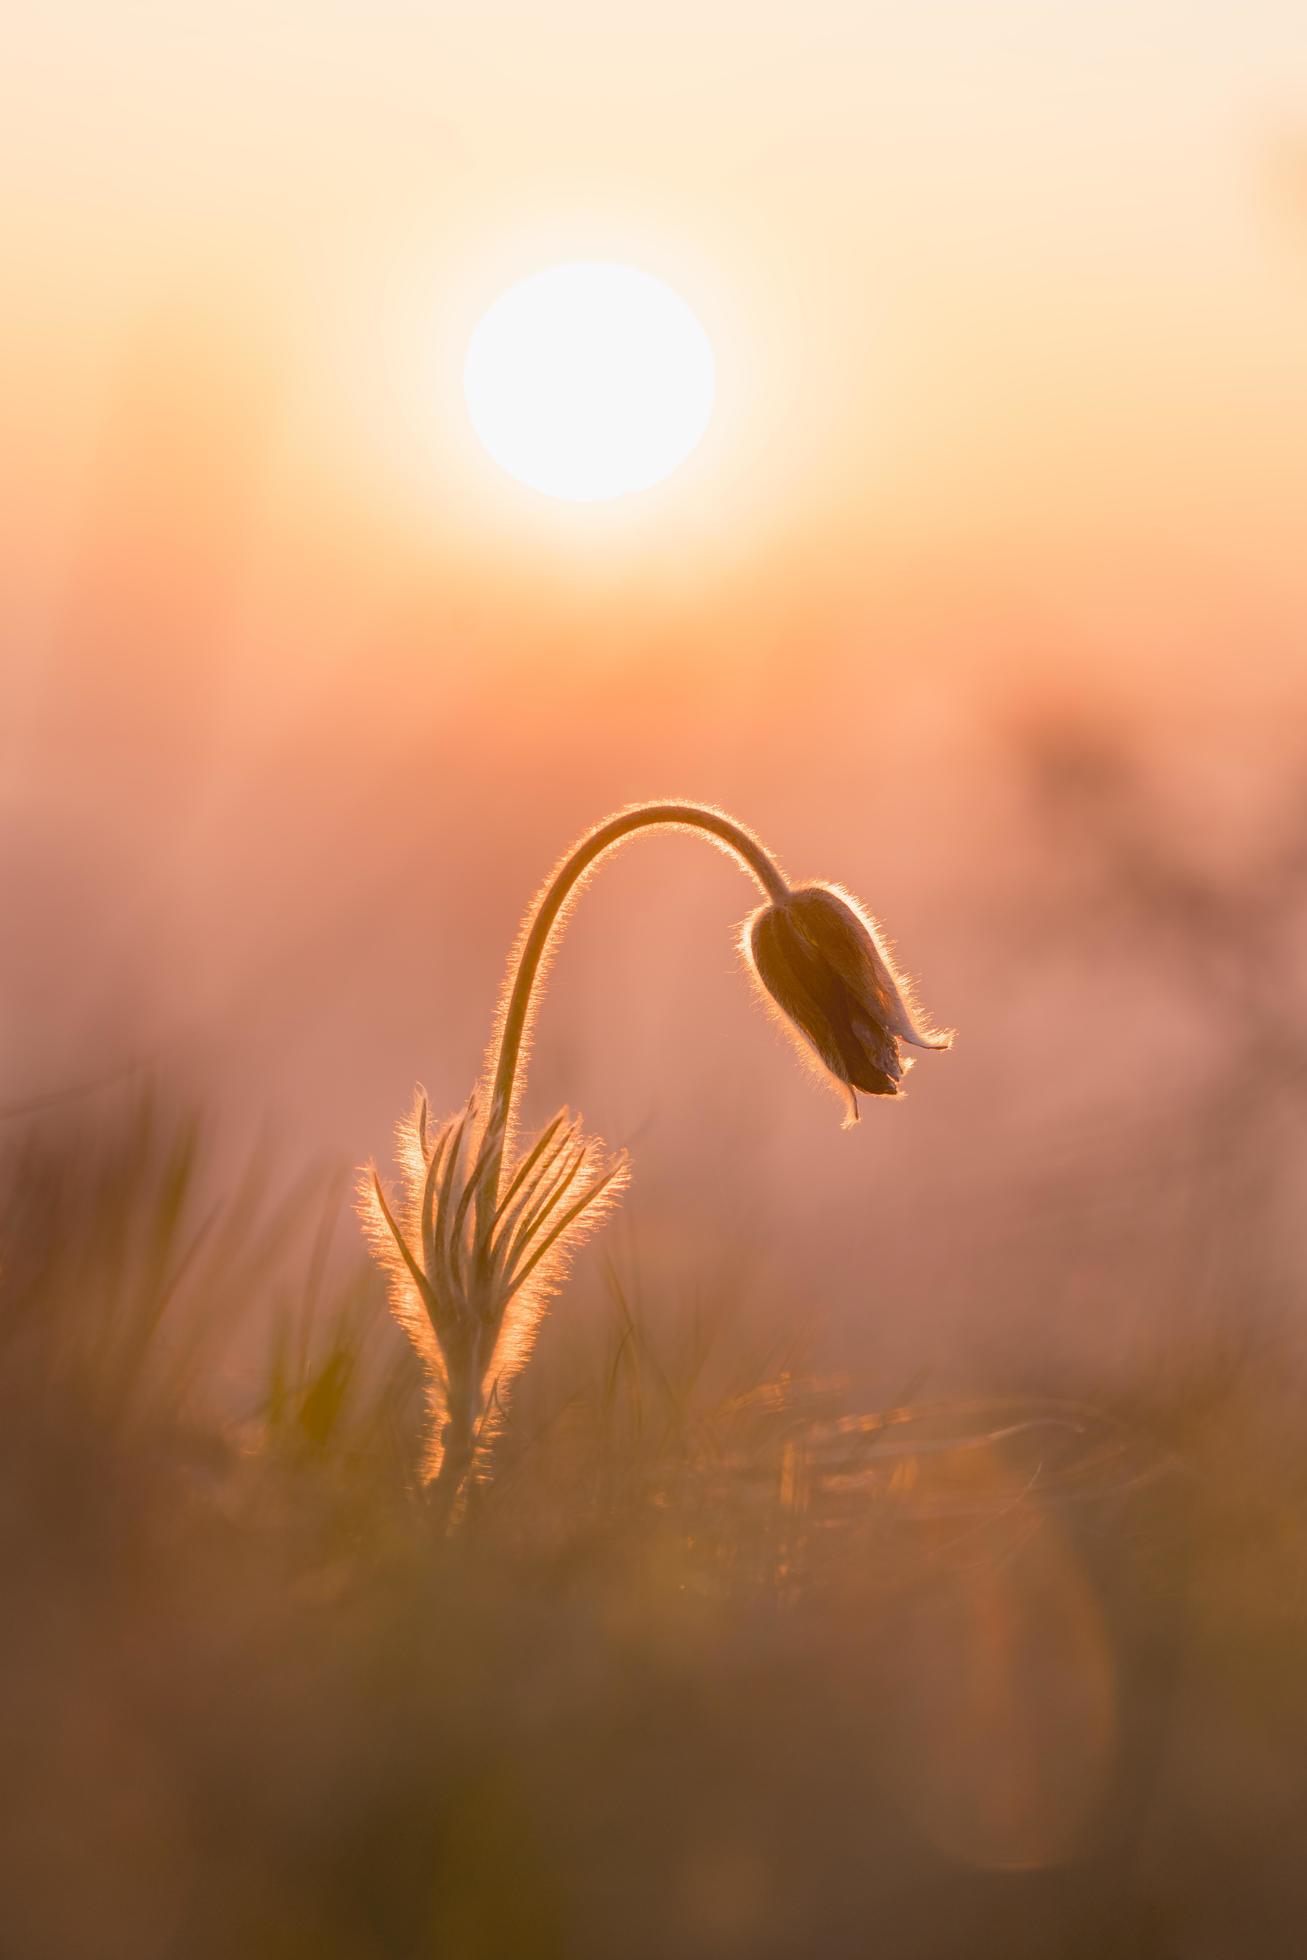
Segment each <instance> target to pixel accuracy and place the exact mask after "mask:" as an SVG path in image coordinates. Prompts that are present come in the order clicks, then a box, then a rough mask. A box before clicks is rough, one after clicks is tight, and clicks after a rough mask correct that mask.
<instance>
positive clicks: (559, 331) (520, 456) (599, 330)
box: [463, 261, 716, 503]
mask: <svg viewBox="0 0 1307 1960" xmlns="http://www.w3.org/2000/svg"><path fill="white" fill-rule="evenodd" d="M463 386H464V391H465V394H466V397H467V405H468V412H469V414H470V415H471V418H472V425H473V427H474V428H475V430H476V432H477V434H478V436H479V437H480V438H481V441H482V442H483V443H484V445H485V447H486V449H487V450H488V451H489V453H490V455H491V456H492V457H493V458H494V460H495V462H497V463H498V464H499V465H500V467H501V468H502V469H505V470H507V471H508V473H509V475H510V476H514V477H516V478H517V479H518V480H519V482H522V483H526V484H529V485H530V486H531V487H532V488H533V489H536V490H540V491H543V492H544V493H545V495H547V496H550V497H559V498H562V499H564V500H565V501H567V502H571V503H601V502H606V501H608V500H610V499H612V498H614V497H622V496H626V495H629V494H630V493H631V492H632V491H636V490H644V489H647V488H648V487H649V486H650V485H651V484H654V483H657V482H659V481H660V480H661V479H662V478H663V477H665V476H668V475H670V473H671V472H672V471H673V470H674V469H676V467H677V466H678V465H679V464H680V463H682V462H684V461H685V459H686V457H687V456H688V455H689V454H690V452H691V451H692V450H693V449H694V448H696V446H697V445H698V443H699V441H700V439H701V437H702V436H703V433H704V431H705V429H706V428H707V426H708V422H709V418H710V417H711V415H712V407H713V397H714V394H715V391H716V363H715V361H714V358H713V351H712V346H711V343H710V342H709V339H708V336H707V334H706V333H705V332H704V330H703V328H702V326H700V324H699V322H698V320H697V319H696V318H695V316H694V314H693V313H692V312H691V311H690V308H689V307H688V306H687V305H686V303H685V301H684V300H683V299H681V297H680V296H679V294H677V293H675V292H673V291H672V289H671V287H670V286H667V285H665V284H664V283H663V281H662V280H661V279H656V278H654V277H653V275H652V274H651V273H648V272H642V271H640V270H639V269H638V268H636V267H634V266H628V265H615V264H610V263H607V262H601V261H581V262H577V263H573V264H570V265H558V266H552V267H550V268H549V269H548V270H547V271H545V272H537V273H535V274H533V275H532V276H531V277H530V278H527V279H522V280H520V281H519V282H518V283H517V284H516V285H515V286H510V287H509V288H508V290H507V292H504V293H502V294H501V295H500V297H499V298H498V299H497V300H496V301H495V302H494V304H493V305H492V306H491V307H490V309H489V311H488V312H487V313H486V314H485V315H484V316H483V318H482V319H481V321H480V323H479V325H478V326H477V328H476V331H475V332H474V333H473V335H472V339H471V341H470V343H469V345H468V350H467V360H466V363H465V366H464V370H463Z"/></svg>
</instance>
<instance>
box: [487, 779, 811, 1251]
mask: <svg viewBox="0 0 1307 1960" xmlns="http://www.w3.org/2000/svg"><path fill="white" fill-rule="evenodd" d="M664 824H667V825H671V826H672V827H673V828H674V829H677V830H697V831H701V832H704V833H705V834H706V835H707V836H708V837H710V838H711V839H712V840H713V842H715V843H716V844H718V845H720V846H721V847H722V848H723V849H725V850H727V851H729V852H731V853H732V855H733V856H734V857H736V858H737V859H738V860H739V862H740V863H741V864H742V865H743V866H744V867H745V869H746V870H747V871H748V872H749V873H750V874H751V875H752V876H753V877H754V878H756V879H757V881H758V884H759V885H760V886H761V887H762V890H763V891H764V892H765V893H766V895H767V897H768V898H769V899H772V900H773V901H775V900H779V899H783V898H785V897H786V896H787V895H788V892H789V889H790V888H789V885H788V884H787V883H786V880H785V878H784V877H783V876H782V874H781V871H780V868H779V866H778V865H777V864H776V861H775V859H774V858H772V857H771V856H770V854H769V853H768V852H767V851H765V850H764V849H763V847H762V845H761V844H760V843H759V842H758V839H757V838H756V837H754V836H753V835H752V834H751V833H750V832H749V831H747V830H745V829H744V828H743V827H742V826H741V825H740V824H738V823H735V822H733V821H732V819H731V818H730V817H728V816H725V815H723V813H722V812H721V811H720V810H714V809H711V808H710V807H708V806H707V805H704V804H699V803H638V804H635V805H634V806H633V807H632V808H631V809H629V810H621V811H619V812H618V814H617V815H616V816H614V817H609V818H608V819H607V821H606V822H604V823H601V824H599V825H598V826H597V827H596V828H595V829H594V830H592V831H589V832H588V833H587V835H586V836H584V837H583V838H582V839H581V841H580V843H579V844H577V845H576V846H575V847H574V848H573V849H572V850H571V851H570V852H569V853H568V855H567V856H566V857H565V858H564V859H563V862H562V863H561V864H560V865H559V867H558V869H557V871H555V873H554V875H553V877H552V878H551V879H550V881H549V883H548V884H547V885H546V886H545V888H544V891H543V893H542V894H541V897H540V900H539V902H538V904H537V906H536V909H535V913H534V916H533V917H532V919H531V923H530V926H529V927H528V929H527V932H526V936H525V938H524V940H523V941H522V947H521V951H520V953H518V955H517V961H516V966H515V968H514V970H513V977H512V982H511V985H510V987H509V990H508V993H507V997H506V1003H505V1007H504V1012H503V1020H502V1022H501V1024H500V1029H499V1045H498V1052H497V1054H496V1057H495V1064H494V1075H493V1078H492V1087H491V1091H490V1103H489V1108H488V1110H487V1112H486V1123H487V1131H488V1133H490V1134H493V1132H494V1130H495V1128H496V1126H498V1129H499V1137H498V1141H497V1142H496V1143H495V1144H494V1145H493V1147H492V1154H491V1155H490V1156H489V1157H488V1159H487V1163H486V1171H485V1177H484V1180H483V1182H482V1184H481V1186H480V1189H479V1193H478V1199H479V1220H480V1223H481V1225H482V1226H483V1228H484V1227H488V1225H489V1221H490V1220H491V1219H492V1218H493V1217H494V1214H495V1207H496V1205H497V1204H498V1201H499V1180H500V1172H501V1170H502V1167H503V1155H504V1147H505V1144H506V1142H507V1138H508V1132H509V1129H510V1128H511V1125H512V1118H513V1112H514V1109H515V1107H516V1104H517V1099H518V1096H519V1094H520V1093H521V1081H520V1074H521V1062H522V1051H523V1045H524V1043H525V1040H526V1035H527V1030H528V1028H529V1027H530V1023H531V1006H532V999H533V995H534V993H535V988H536V983H537V981H538V979H539V977H540V970H541V963H542V961H543V960H544V956H545V952H546V949H547V948H548V945H549V940H550V935H551V934H552V932H553V930H554V927H555V926H556V925H557V923H558V919H559V915H560V913H561V912H562V911H563V909H564V907H565V906H566V904H567V902H568V899H569V898H570V897H571V895H572V893H573V892H574V890H575V888H576V886H577V884H578V883H579V882H580V880H581V879H583V878H584V877H585V876H586V874H587V872H589V871H590V870H591V869H592V868H593V866H594V865H595V863H596V862H597V861H598V859H600V858H601V857H603V856H604V854H605V853H606V852H608V851H611V850H613V849H614V847H615V846H616V845H618V844H624V843H625V842H626V840H627V838H628V837H633V836H634V835H635V834H636V832H637V831H641V830H650V829H652V828H653V827H654V826H655V825H664ZM478 1236H479V1237H482V1238H483V1242H484V1235H483V1232H482V1233H479V1234H478Z"/></svg>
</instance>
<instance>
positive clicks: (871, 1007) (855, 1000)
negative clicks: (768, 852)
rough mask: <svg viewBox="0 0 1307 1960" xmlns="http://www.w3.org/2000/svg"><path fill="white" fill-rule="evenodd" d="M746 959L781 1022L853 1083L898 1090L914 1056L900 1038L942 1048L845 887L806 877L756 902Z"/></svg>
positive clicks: (852, 1093)
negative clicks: (814, 882)
mask: <svg viewBox="0 0 1307 1960" xmlns="http://www.w3.org/2000/svg"><path fill="white" fill-rule="evenodd" d="M745 952H746V954H747V957H748V960H749V963H750V965H751V966H752V968H753V970H754V972H755V973H756V974H757V976H758V979H759V980H760V981H761V982H762V985H763V987H764V988H765V989H766V991H767V993H768V994H769V995H770V997H771V999H772V1001H774V1002H775V1004H776V1006H777V1007H778V1008H779V1010H780V1014H781V1018H782V1021H783V1023H784V1024H785V1025H786V1026H787V1027H788V1028H790V1029H791V1030H792V1031H794V1032H796V1033H798V1034H799V1035H801V1036H802V1038H803V1039H804V1041H805V1042H807V1043H808V1044H809V1045H810V1046H811V1047H812V1048H813V1049H815V1051H816V1053H817V1054H818V1056H820V1058H821V1060H822V1062H823V1063H824V1065H825V1067H826V1068H827V1069H828V1070H829V1071H830V1073H831V1075H832V1076H833V1077H834V1078H835V1080H836V1081H837V1082H838V1083H840V1084H841V1085H842V1086H843V1087H844V1088H845V1089H847V1090H848V1092H849V1102H850V1114H849V1121H850V1122H853V1121H856V1120H857V1115H858V1099H857V1094H856V1092H857V1091H858V1090H859V1089H861V1090H862V1092H863V1094H864V1095H868V1096H896V1095H897V1094H898V1093H899V1083H900V1082H901V1081H902V1079H903V1077H904V1075H905V1074H906V1072H907V1070H908V1069H909V1068H910V1067H911V1063H910V1061H907V1060H905V1058H904V1056H903V1054H902V1050H901V1046H900V1044H901V1043H903V1042H905V1041H906V1042H909V1043H911V1045H912V1046H913V1047H914V1048H947V1047H948V1046H949V1044H950V1042H951V1041H952V1038H953V1037H952V1036H951V1035H948V1034H937V1033H935V1032H934V1031H933V1030H931V1029H928V1028H925V1027H923V1026H922V1025H921V1024H920V1022H919V1021H918V1020H917V1019H916V1017H915V1016H914V1013H913V1009H912V1006H911V1004H910V1001H909V998H908V991H907V987H906V985H905V983H904V982H903V981H902V980H901V979H900V978H899V976H898V975H897V974H896V973H895V971H894V967H893V964H892V963H891V960H890V957H889V954H888V952H887V950H886V948H885V946H884V944H883V942H882V940H881V938H880V935H879V934H878V932H877V930H876V927H875V926H874V925H873V924H872V922H871V920H870V919H868V918H866V917H865V916H864V915H863V913H862V912H861V911H860V910H859V909H858V906H857V904H856V902H855V901H854V900H853V899H851V898H850V897H849V896H848V895H847V894H846V893H844V892H841V891H839V890H838V889H836V888H835V887H833V886H830V885H803V886H800V887H798V888H796V889H795V890H793V891H791V892H789V893H788V894H787V895H786V896H785V897H784V898H780V899H776V900H774V901H773V902H772V903H771V904H768V905H764V906H763V907H762V909H761V911H758V912H755V913H754V915H753V917H752V919H750V921H749V923H748V927H747V929H746V934H745Z"/></svg>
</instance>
